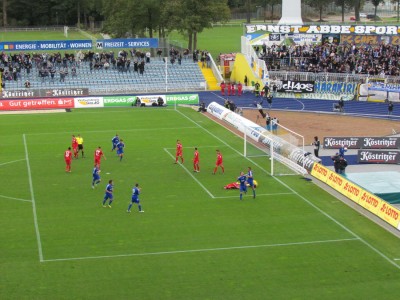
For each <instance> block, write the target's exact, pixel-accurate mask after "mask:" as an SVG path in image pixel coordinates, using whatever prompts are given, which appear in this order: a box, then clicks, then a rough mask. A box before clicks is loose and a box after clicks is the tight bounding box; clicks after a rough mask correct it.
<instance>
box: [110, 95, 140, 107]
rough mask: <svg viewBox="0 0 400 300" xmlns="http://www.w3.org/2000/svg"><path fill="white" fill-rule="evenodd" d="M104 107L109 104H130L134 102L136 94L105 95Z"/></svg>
mask: <svg viewBox="0 0 400 300" xmlns="http://www.w3.org/2000/svg"><path fill="white" fill-rule="evenodd" d="M103 101H104V107H107V106H108V107H109V106H132V105H134V103H135V102H136V96H105V97H103Z"/></svg>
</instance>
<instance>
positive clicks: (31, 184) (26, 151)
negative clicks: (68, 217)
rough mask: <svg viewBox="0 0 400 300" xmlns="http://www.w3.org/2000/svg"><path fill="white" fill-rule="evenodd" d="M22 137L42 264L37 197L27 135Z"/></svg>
mask: <svg viewBox="0 0 400 300" xmlns="http://www.w3.org/2000/svg"><path fill="white" fill-rule="evenodd" d="M22 137H23V139H24V148H25V159H26V167H27V169H28V179H29V188H30V192H31V198H32V201H31V202H32V211H33V222H34V224H35V232H36V240H37V245H38V251H39V260H40V262H42V261H43V250H42V241H41V239H40V231H39V224H38V220H37V214H36V202H35V195H34V193H33V183H32V173H31V166H30V164H29V155H28V145H27V143H26V136H25V134H23V136H22Z"/></svg>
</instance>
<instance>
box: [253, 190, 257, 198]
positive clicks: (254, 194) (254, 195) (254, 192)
mask: <svg viewBox="0 0 400 300" xmlns="http://www.w3.org/2000/svg"><path fill="white" fill-rule="evenodd" d="M255 197H256V191H255V190H253V198H255Z"/></svg>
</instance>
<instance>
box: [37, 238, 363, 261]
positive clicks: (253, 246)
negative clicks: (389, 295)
mask: <svg viewBox="0 0 400 300" xmlns="http://www.w3.org/2000/svg"><path fill="white" fill-rule="evenodd" d="M348 241H358V239H357V238H349V239H337V240H321V241H309V242H293V243H282V244H265V245H249V246H233V247H222V248H204V249H192V250H190V249H189V250H175V251H161V252H144V253H129V254H116V255H101V256H86V257H71V258H54V259H45V260H43V262H55V261H71V260H85V259H103V258H118V257H131V256H151V255H167V254H180V253H196V252H211V251H229V250H242V249H256V248H273V247H287V246H303V245H316V244H324V243H338V242H348Z"/></svg>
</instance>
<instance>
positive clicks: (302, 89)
mask: <svg viewBox="0 0 400 300" xmlns="http://www.w3.org/2000/svg"><path fill="white" fill-rule="evenodd" d="M278 92H279V93H314V81H293V80H282V81H281V83H280V84H278Z"/></svg>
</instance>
